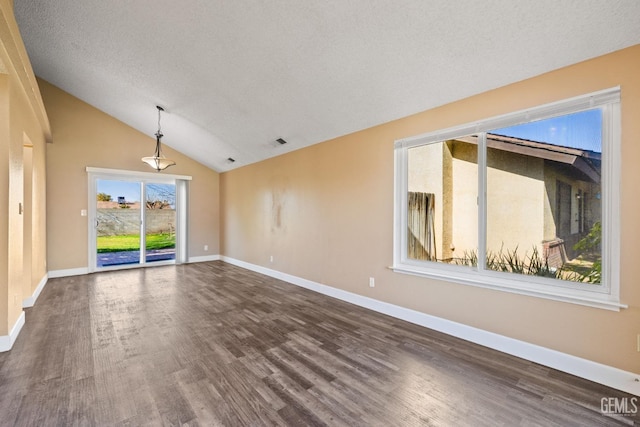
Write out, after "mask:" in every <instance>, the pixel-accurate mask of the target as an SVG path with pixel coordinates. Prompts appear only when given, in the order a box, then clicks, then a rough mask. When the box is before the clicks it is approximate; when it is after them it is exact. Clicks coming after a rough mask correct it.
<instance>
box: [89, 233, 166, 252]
mask: <svg viewBox="0 0 640 427" xmlns="http://www.w3.org/2000/svg"><path fill="white" fill-rule="evenodd" d="M97 243H98V245H97V246H98V253H103V252H119V251H137V250H139V249H140V235H139V234H122V235H119V236H98V242H97ZM175 247H176V236H175V235H171V234H147V250H150V249H167V248H175Z"/></svg>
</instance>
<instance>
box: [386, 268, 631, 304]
mask: <svg viewBox="0 0 640 427" xmlns="http://www.w3.org/2000/svg"><path fill="white" fill-rule="evenodd" d="M389 268H390V269H391V270H393V271H394V272H395V273H402V274H409V275H413V276H420V277H427V278H430V279H438V280H443V281H446V282H453V283H458V284H462V285H470V286H477V287H480V288H486V289H493V290H497V291H503V292H511V293H514V294H519V295H527V296H532V297H537V298H544V299H549V300H553V301H561V302H567V303H571V304H579V305H584V306H587V307H594V308H601V309H605V310H611V311H620V309H621V308H628V306H627V305H626V304H622V303H620V301H619V300H617V299H615V298H614V297H612V296H611V295H610V294H608V293H604V292H597V291H591V290H582V289H574V288H564V287H560V286H550V285H544V284H536V283H530V282H528V281H520V280H514V279H512V278H505V277H502V276H503V274H500V273H498V274H496V275H495V276H494V275H493V274H491V273H489V274H483V273H479V272H477V271H467V272H463V271H457V270H456V271H446V272H445V271H441V270H438V269H425V268H419V267H414V266H410V265H399V266H392V267H389Z"/></svg>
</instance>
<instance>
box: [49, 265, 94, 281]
mask: <svg viewBox="0 0 640 427" xmlns="http://www.w3.org/2000/svg"><path fill="white" fill-rule="evenodd" d="M83 274H89V268H88V267H82V268H69V269H67V270H52V271H50V272H49V279H54V278H57V277H69V276H82V275H83Z"/></svg>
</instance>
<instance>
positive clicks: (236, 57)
mask: <svg viewBox="0 0 640 427" xmlns="http://www.w3.org/2000/svg"><path fill="white" fill-rule="evenodd" d="M15 12H16V18H17V21H18V24H19V26H20V30H21V33H22V37H23V39H24V42H25V44H26V47H27V51H28V53H29V56H30V59H31V62H32V64H33V67H34V71H35V73H36V75H38V76H40V77H42V78H44V79H45V80H47V81H49V82H51V83H53V84H54V85H56V86H58V87H60V88H62V89H64V90H65V91H67V92H69V93H71V94H73V95H75V96H77V97H78V98H80V99H82V100H84V101H86V102H88V103H89V104H91V105H93V106H95V107H97V108H98V109H100V110H102V111H104V112H106V113H108V114H110V115H111V116H114V117H116V118H118V119H119V120H121V121H123V122H125V123H127V124H129V125H131V126H132V127H134V128H136V129H138V130H140V131H141V132H143V133H145V134H148V135H149V136H152V135H153V134H154V133H155V131H156V126H157V111H156V109H155V105H161V106H163V107H164V108H165V109H166V114H164V115H163V118H162V129H163V132H164V134H165V137H164V138H163V143H165V144H166V145H169V146H171V147H173V148H175V149H177V150H179V151H181V152H182V153H184V154H186V155H188V156H190V157H192V158H194V159H196V160H198V161H200V162H201V163H203V164H205V165H207V166H209V167H211V168H212V169H215V170H217V171H226V170H230V169H233V168H236V167H239V166H242V165H246V164H249V163H253V162H256V161H259V160H262V159H265V158H268V157H272V156H276V155H279V154H282V153H284V152H287V151H291V150H295V149H298V148H302V147H305V146H308V145H311V144H315V143H318V142H322V141H325V140H327V139H331V138H334V137H337V136H340V135H344V134H347V133H351V132H354V131H357V130H360V129H364V128H367V127H370V126H373V125H376V124H380V123H383V122H387V121H390V120H393V119H397V118H400V117H404V116H407V115H410V114H413V113H417V112H419V111H423V110H427V109H429V108H433V107H436V106H438V105H442V104H446V103H449V102H451V101H455V100H458V99H461V98H464V97H468V96H470V95H474V94H477V93H480V92H484V91H486V90H489V89H492V88H496V87H500V86H503V85H506V84H509V83H512V82H515V81H519V80H523V79H525V78H528V77H531V76H535V75H538V74H541V73H544V72H546V71H550V70H553V69H557V68H560V67H563V66H565V65H569V64H572V63H576V62H579V61H582V60H585V59H589V58H592V57H596V56H599V55H602V54H605V53H608V52H611V51H614V50H618V49H621V48H624V47H627V46H631V45H635V44H638V43H640V1H637V0H610V1H602V0H562V1H558V0H535V1H533V0H531V1H528V0H484V1H480V0H456V1H443V0H270V1H259V0H253V1H251V0H227V1H223V0H216V1H213V0H181V1H175V0H137V1H127V2H113V1H104V0H82V1H78V0H55V1H52V0H15ZM277 138H284V139H285V140H287V141H288V144H286V145H280V144H278V143H277V142H276V141H275V140H276V139H277ZM152 148H153V147H152V146H151V145H150V146H149V149H150V150H151V149H152ZM229 157H233V158H234V159H236V162H235V163H230V162H228V161H227V158H229Z"/></svg>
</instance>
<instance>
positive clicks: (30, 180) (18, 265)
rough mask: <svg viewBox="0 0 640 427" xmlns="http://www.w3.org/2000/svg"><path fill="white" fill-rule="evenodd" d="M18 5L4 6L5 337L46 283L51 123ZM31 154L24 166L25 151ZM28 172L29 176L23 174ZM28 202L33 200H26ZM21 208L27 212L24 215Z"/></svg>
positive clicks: (1, 304) (0, 241)
mask: <svg viewBox="0 0 640 427" xmlns="http://www.w3.org/2000/svg"><path fill="white" fill-rule="evenodd" d="M24 58H27V54H26V51H25V49H24V45H23V43H22V39H21V38H20V33H19V31H18V27H17V24H16V22H15V19H14V17H13V3H12V2H11V1H9V0H2V1H0V95H1V96H0V99H1V101H0V206H1V207H2V210H3V212H2V214H0V336H2V335H7V334H8V333H9V332H10V330H11V329H12V328H13V327H14V325H15V324H16V322H17V320H18V319H19V317H20V315H21V313H22V302H23V300H24V299H25V298H29V297H31V296H32V295H33V292H34V291H35V289H36V288H37V286H38V284H39V283H40V282H41V281H42V280H43V279H44V278H45V275H46V271H47V270H46V264H45V250H46V235H45V233H46V217H45V214H46V211H45V209H44V202H45V182H44V179H42V177H43V176H44V173H45V141H46V140H48V139H49V138H50V133H49V123H48V121H47V117H46V112H45V110H44V107H43V105H42V99H41V98H40V95H39V91H38V89H37V82H36V80H35V76H34V75H33V71H32V70H31V64H29V63H28V61H27V62H24ZM25 144H27V145H30V146H31V147H32V148H29V149H27V150H28V151H27V156H26V157H27V158H26V161H25V156H24V150H25V148H24V146H25ZM25 170H26V171H27V173H26V174H25V173H24V171H25ZM25 197H27V198H28V200H25ZM19 204H22V205H23V206H24V207H26V210H25V211H24V212H23V213H22V214H21V213H20V212H19Z"/></svg>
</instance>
